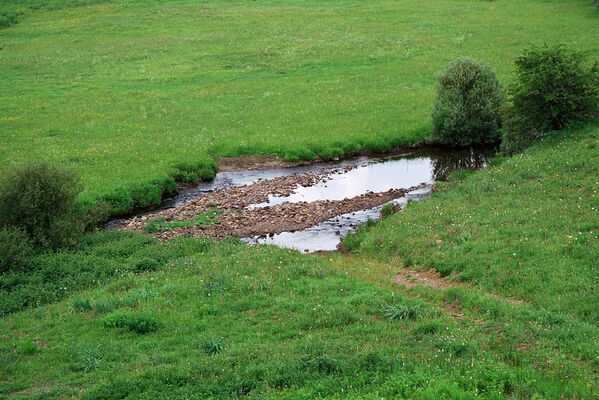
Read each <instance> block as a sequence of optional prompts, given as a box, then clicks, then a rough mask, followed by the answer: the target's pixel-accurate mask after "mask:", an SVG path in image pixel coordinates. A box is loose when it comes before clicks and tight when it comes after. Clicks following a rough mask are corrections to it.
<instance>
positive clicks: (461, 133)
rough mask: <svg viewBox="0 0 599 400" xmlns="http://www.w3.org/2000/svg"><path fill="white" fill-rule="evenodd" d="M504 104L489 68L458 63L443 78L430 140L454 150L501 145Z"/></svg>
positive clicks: (463, 59) (461, 60)
mask: <svg viewBox="0 0 599 400" xmlns="http://www.w3.org/2000/svg"><path fill="white" fill-rule="evenodd" d="M503 101H504V95H503V92H502V90H501V86H500V84H499V81H498V80H497V77H496V76H495V73H494V72H493V71H492V70H491V69H490V68H489V67H488V66H486V65H483V64H481V63H479V62H477V61H474V60H472V59H470V58H466V57H461V58H458V59H456V60H454V61H453V62H452V63H451V64H449V67H448V68H447V69H446V70H445V71H444V72H443V73H441V74H440V75H439V81H438V84H437V99H436V101H435V106H434V108H433V113H432V130H431V136H430V140H431V141H432V142H434V143H439V144H442V145H446V146H451V147H468V146H480V145H486V144H493V143H497V142H499V140H500V138H501V134H500V128H501V116H500V108H501V107H502V105H503Z"/></svg>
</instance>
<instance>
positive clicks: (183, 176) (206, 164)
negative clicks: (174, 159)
mask: <svg viewBox="0 0 599 400" xmlns="http://www.w3.org/2000/svg"><path fill="white" fill-rule="evenodd" d="M215 174H216V163H215V162H214V160H212V159H203V160H199V161H195V162H181V163H177V164H175V165H174V166H173V167H172V168H171V171H170V173H169V175H170V176H171V177H172V178H173V179H174V180H176V181H177V182H182V183H186V184H192V185H195V184H197V183H198V178H200V179H202V180H205V181H207V180H211V179H213V178H214V175H215Z"/></svg>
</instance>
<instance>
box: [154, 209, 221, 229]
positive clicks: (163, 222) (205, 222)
mask: <svg viewBox="0 0 599 400" xmlns="http://www.w3.org/2000/svg"><path fill="white" fill-rule="evenodd" d="M220 214H221V211H220V210H219V209H217V208H214V209H211V210H207V211H204V212H201V213H200V214H198V215H197V216H196V218H195V221H178V220H172V221H169V220H167V218H165V217H157V218H152V219H149V220H148V221H147V222H146V224H145V226H144V231H145V232H147V233H159V232H165V231H170V230H172V229H177V228H185V227H188V226H194V225H195V226H209V225H212V224H217V223H219V220H218V216H219V215H220Z"/></svg>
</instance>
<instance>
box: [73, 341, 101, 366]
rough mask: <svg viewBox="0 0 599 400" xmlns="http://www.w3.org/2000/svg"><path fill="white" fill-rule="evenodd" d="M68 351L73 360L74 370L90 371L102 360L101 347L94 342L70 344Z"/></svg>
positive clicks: (99, 364)
mask: <svg viewBox="0 0 599 400" xmlns="http://www.w3.org/2000/svg"><path fill="white" fill-rule="evenodd" d="M68 353H69V355H70V357H71V359H72V360H73V361H75V365H74V368H73V369H74V370H77V371H83V372H86V373H87V372H91V371H95V370H96V369H98V368H99V367H100V366H101V365H102V362H103V360H104V354H103V352H102V347H101V346H100V345H99V344H95V343H81V344H78V345H73V346H70V347H69V349H68Z"/></svg>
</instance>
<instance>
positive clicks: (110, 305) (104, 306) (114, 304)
mask: <svg viewBox="0 0 599 400" xmlns="http://www.w3.org/2000/svg"><path fill="white" fill-rule="evenodd" d="M118 306H119V302H118V301H117V300H115V299H113V298H107V299H101V300H96V301H95V302H94V306H93V309H94V313H96V314H108V313H111V312H113V311H114V310H116V309H117V308H118Z"/></svg>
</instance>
